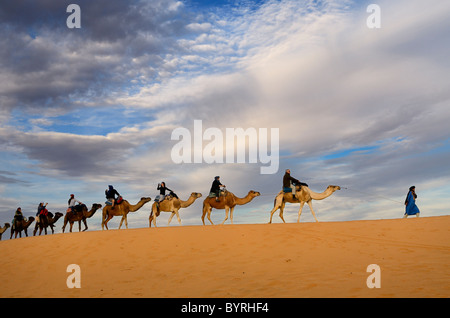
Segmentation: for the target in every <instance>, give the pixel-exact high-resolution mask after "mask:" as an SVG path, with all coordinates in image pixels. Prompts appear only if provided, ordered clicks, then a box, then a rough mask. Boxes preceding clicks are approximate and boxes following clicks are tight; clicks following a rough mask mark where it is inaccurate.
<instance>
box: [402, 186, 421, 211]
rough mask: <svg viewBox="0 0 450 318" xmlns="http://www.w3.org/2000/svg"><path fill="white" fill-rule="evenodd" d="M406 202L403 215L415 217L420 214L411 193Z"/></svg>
mask: <svg viewBox="0 0 450 318" xmlns="http://www.w3.org/2000/svg"><path fill="white" fill-rule="evenodd" d="M406 200H407V201H408V204H407V205H406V211H405V214H408V215H416V214H417V213H420V211H419V208H418V207H417V205H416V200H415V199H414V196H413V194H412V192H411V191H409V193H408V198H407V199H406Z"/></svg>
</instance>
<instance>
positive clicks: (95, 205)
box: [91, 203, 102, 211]
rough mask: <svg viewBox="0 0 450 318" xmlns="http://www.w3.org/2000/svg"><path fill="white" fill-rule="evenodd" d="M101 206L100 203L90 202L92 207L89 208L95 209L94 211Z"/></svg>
mask: <svg viewBox="0 0 450 318" xmlns="http://www.w3.org/2000/svg"><path fill="white" fill-rule="evenodd" d="M101 207H102V205H101V204H98V203H94V204H92V208H91V210H95V211H97V210H98V209H100V208H101Z"/></svg>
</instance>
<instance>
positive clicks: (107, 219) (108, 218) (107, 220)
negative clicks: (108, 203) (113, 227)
mask: <svg viewBox="0 0 450 318" xmlns="http://www.w3.org/2000/svg"><path fill="white" fill-rule="evenodd" d="M112 218H113V216H112V215H109V214H108V217H107V218H105V222H104V223H103V224H102V230H103V225H104V226H105V227H106V229H107V230H108V222H109V220H111V219H112Z"/></svg>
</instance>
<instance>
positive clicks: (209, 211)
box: [206, 207, 214, 225]
mask: <svg viewBox="0 0 450 318" xmlns="http://www.w3.org/2000/svg"><path fill="white" fill-rule="evenodd" d="M211 211H212V207H209V208H208V211H207V213H208V214H207V215H206V216H207V217H208V220H209V222H211V224H212V225H214V223H213V221H211Z"/></svg>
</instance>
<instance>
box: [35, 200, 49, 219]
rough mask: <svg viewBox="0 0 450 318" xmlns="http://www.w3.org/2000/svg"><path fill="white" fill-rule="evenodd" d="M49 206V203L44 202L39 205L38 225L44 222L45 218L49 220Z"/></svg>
mask: <svg viewBox="0 0 450 318" xmlns="http://www.w3.org/2000/svg"><path fill="white" fill-rule="evenodd" d="M47 204H48V203H45V204H44V202H41V203H39V205H38V210H37V213H36V224H37V223H39V222H40V221H42V220H43V218H45V219H47V214H48V210H47Z"/></svg>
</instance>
